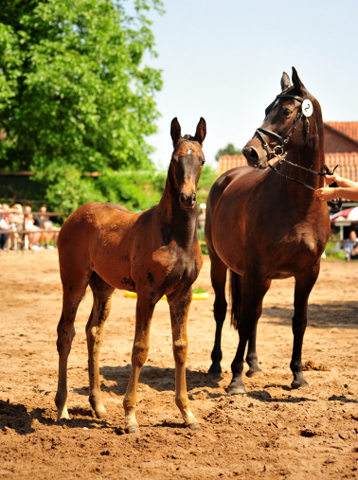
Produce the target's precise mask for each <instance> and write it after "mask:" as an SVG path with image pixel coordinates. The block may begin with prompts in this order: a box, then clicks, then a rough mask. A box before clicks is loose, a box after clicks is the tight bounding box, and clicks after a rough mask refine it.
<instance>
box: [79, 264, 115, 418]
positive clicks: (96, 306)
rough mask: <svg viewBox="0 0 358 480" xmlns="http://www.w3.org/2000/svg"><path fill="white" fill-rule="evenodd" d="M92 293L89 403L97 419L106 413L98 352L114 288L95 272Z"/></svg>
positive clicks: (88, 329) (88, 341) (88, 339)
mask: <svg viewBox="0 0 358 480" xmlns="http://www.w3.org/2000/svg"><path fill="white" fill-rule="evenodd" d="M89 284H90V287H91V289H92V291H93V307H92V312H91V316H90V318H89V320H88V322H87V325H86V335H87V348H88V375H89V384H90V391H89V401H90V404H91V406H92V408H93V410H94V411H95V414H96V416H97V417H98V418H104V417H106V415H107V412H106V410H105V408H104V406H103V403H102V394H101V388H100V379H99V363H98V358H99V352H100V348H101V345H102V342H103V327H104V323H105V321H106V319H107V317H108V315H109V313H110V311H111V303H112V294H113V291H114V288H113V287H111V286H110V285H108V283H106V282H105V281H104V280H102V279H101V278H100V277H99V276H98V275H97V274H96V273H95V272H93V273H92V275H91V278H90V282H89Z"/></svg>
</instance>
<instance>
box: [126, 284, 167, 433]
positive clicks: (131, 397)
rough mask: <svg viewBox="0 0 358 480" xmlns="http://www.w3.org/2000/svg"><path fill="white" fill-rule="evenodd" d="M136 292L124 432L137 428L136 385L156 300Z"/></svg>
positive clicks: (146, 351) (143, 359)
mask: <svg viewBox="0 0 358 480" xmlns="http://www.w3.org/2000/svg"><path fill="white" fill-rule="evenodd" d="M137 293H138V298H137V306H136V326H135V336H134V343H133V349H132V369H131V374H130V377H129V382H128V386H127V391H126V394H125V396H124V399H123V407H124V411H125V431H126V433H136V432H138V430H139V427H138V423H137V420H136V416H135V410H136V405H137V386H138V379H139V375H140V371H141V369H142V367H143V365H144V363H145V361H146V359H147V356H148V351H149V332H150V324H151V321H152V316H153V311H154V306H155V304H156V302H157V301H158V300H159V298H160V297H159V298H157V299H156V301H154V300H151V298H150V295H149V293H146V294H145V293H143V294H141V293H140V292H137Z"/></svg>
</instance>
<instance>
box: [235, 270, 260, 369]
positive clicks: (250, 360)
mask: <svg viewBox="0 0 358 480" xmlns="http://www.w3.org/2000/svg"><path fill="white" fill-rule="evenodd" d="M230 280H231V282H230V283H231V285H230V288H231V298H232V313H231V318H232V323H233V324H234V326H235V328H238V322H239V318H240V311H241V301H242V276H241V275H238V274H237V273H234V272H231V278H230ZM260 316H261V311H260V312H259V316H258V318H259V317H260ZM256 334H257V323H256V324H255V329H254V331H253V333H252V335H251V336H250V338H249V340H248V348H247V354H246V362H247V364H248V365H249V370H248V371H247V372H246V375H247V376H248V377H254V376H261V375H263V373H262V370H261V368H260V367H259V363H258V358H257V353H256Z"/></svg>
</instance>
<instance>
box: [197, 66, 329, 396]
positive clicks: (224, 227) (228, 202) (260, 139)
mask: <svg viewBox="0 0 358 480" xmlns="http://www.w3.org/2000/svg"><path fill="white" fill-rule="evenodd" d="M292 82H293V85H291V82H290V79H289V77H288V75H287V74H286V73H284V74H283V76H282V79H281V88H282V93H280V94H279V95H277V97H276V99H275V100H274V101H273V102H272V103H271V105H269V107H267V109H266V112H265V114H266V117H265V119H264V122H263V124H262V126H261V127H260V128H258V129H257V130H256V132H255V135H254V136H253V138H252V139H251V140H250V141H249V142H248V143H247V144H246V146H245V148H244V150H243V153H244V155H245V156H246V159H247V162H248V164H249V165H250V166H247V167H237V168H233V169H232V170H229V171H227V172H226V173H224V174H223V175H222V176H221V177H220V178H219V179H218V180H217V181H216V182H215V184H214V185H213V187H212V188H211V191H210V194H209V198H208V205H207V214H206V226H205V236H206V241H207V245H208V250H209V254H210V259H211V281H212V285H213V288H214V291H215V301H214V316H215V321H216V335H215V345H214V348H213V351H212V354H211V358H212V365H211V367H210V370H209V372H211V373H213V374H218V373H220V372H221V367H220V361H221V358H222V351H221V330H222V325H223V322H224V319H225V314H226V309H227V302H226V299H225V282H226V273H227V269H229V270H230V271H231V272H232V274H231V293H232V322H233V324H234V325H235V326H236V327H237V328H238V330H239V344H238V348H237V353H236V356H235V358H234V360H233V362H232V365H231V369H232V373H233V377H232V381H231V383H230V385H229V388H228V391H229V392H230V393H245V386H244V382H243V379H242V372H243V366H244V353H245V348H246V344H247V343H248V349H247V356H246V361H247V363H248V365H249V370H248V372H247V375H248V376H249V377H250V376H253V375H259V374H261V375H262V372H261V370H260V368H259V366H258V358H257V354H256V329H257V322H258V319H259V317H260V315H261V312H262V302H263V298H264V295H265V294H266V292H267V290H268V289H269V287H270V285H271V282H272V279H282V278H288V277H291V276H293V277H294V278H295V294H294V316H293V318H292V327H293V335H294V344H293V353H292V361H291V365H290V366H291V370H292V373H293V377H294V378H293V382H292V384H291V386H292V388H298V387H303V386H306V385H307V382H306V380H305V379H304V377H303V374H302V361H301V352H302V342H303V336H304V333H305V329H306V325H307V303H308V297H309V294H310V292H311V290H312V287H313V286H314V284H315V282H316V279H317V276H318V273H319V268H320V258H321V255H322V253H323V251H324V248H325V245H326V243H327V240H328V237H329V233H330V221H329V214H328V209H327V205H326V204H325V203H322V202H320V201H319V200H318V198H317V197H316V196H315V195H314V190H315V189H316V188H318V187H321V186H323V178H322V175H324V173H322V167H323V165H324V150H323V121H322V114H321V108H320V105H319V103H318V101H317V100H316V99H315V98H314V96H313V95H312V94H311V93H309V92H308V90H307V89H306V88H305V86H304V85H303V83H302V82H301V80H300V79H299V77H298V75H297V72H296V70H295V69H294V68H293V74H292ZM272 159H274V160H275V161H274V162H273V163H272V164H271V163H269V161H270V160H272ZM251 167H254V168H251ZM268 167H270V168H268Z"/></svg>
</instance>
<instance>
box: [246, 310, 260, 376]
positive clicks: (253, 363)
mask: <svg viewBox="0 0 358 480" xmlns="http://www.w3.org/2000/svg"><path fill="white" fill-rule="evenodd" d="M261 312H262V303H261V310H260V313H259V316H258V318H260V317H261ZM256 335H257V322H256V324H255V328H254V331H253V333H252V335H251V336H250V338H249V341H248V346H247V354H246V362H247V364H248V366H249V369H248V371H247V372H246V376H247V377H249V378H251V377H261V376H262V375H263V373H262V370H261V368H260V367H259V359H258V357H257V353H256Z"/></svg>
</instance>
